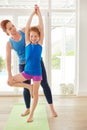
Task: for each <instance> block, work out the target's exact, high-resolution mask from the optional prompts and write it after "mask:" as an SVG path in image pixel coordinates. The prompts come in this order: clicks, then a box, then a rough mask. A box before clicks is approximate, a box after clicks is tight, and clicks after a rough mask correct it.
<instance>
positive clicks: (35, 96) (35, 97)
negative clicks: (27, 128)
mask: <svg viewBox="0 0 87 130" xmlns="http://www.w3.org/2000/svg"><path fill="white" fill-rule="evenodd" d="M39 86H40V81H34V83H33V103H32V107H31V111H30V115H29V118H28V120H27V122H32V121H33V115H34V111H35V108H36V106H37V103H38V90H39Z"/></svg>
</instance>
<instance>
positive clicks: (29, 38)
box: [8, 5, 44, 122]
mask: <svg viewBox="0 0 87 130" xmlns="http://www.w3.org/2000/svg"><path fill="white" fill-rule="evenodd" d="M35 14H36V15H37V16H38V20H39V26H38V27H36V26H35V27H34V26H33V27H31V22H32V19H33V16H34V15H35ZM43 37H44V29H43V20H42V16H41V13H40V10H39V7H38V6H37V5H36V6H35V9H34V11H33V12H32V14H31V16H30V18H29V20H28V22H27V24H26V28H25V40H26V47H25V58H26V64H25V68H24V71H23V72H22V73H19V74H17V75H15V76H13V78H12V79H10V80H9V81H8V84H9V85H10V86H16V87H24V88H28V89H29V90H30V93H31V95H32V96H33V103H32V107H31V111H30V115H29V118H28V120H27V122H32V121H33V114H34V110H35V108H36V106H37V103H38V90H39V86H40V82H41V80H42V69H41V54H42V44H43ZM26 79H27V80H29V79H33V87H32V85H29V84H26V83H23V81H25V80H26ZM32 88H33V89H32Z"/></svg>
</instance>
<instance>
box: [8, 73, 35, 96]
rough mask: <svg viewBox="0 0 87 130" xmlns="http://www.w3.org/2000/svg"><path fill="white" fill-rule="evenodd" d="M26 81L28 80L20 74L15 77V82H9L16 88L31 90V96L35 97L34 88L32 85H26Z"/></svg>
mask: <svg viewBox="0 0 87 130" xmlns="http://www.w3.org/2000/svg"><path fill="white" fill-rule="evenodd" d="M25 80H26V79H25V78H24V77H23V76H22V74H21V73H19V74H17V75H14V76H13V80H11V81H9V85H10V86H14V87H22V88H26V89H28V90H30V94H31V96H33V86H32V85H30V84H26V83H24V81H25Z"/></svg>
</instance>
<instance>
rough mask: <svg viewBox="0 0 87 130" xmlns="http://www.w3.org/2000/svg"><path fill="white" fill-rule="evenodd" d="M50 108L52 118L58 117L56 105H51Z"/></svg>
mask: <svg viewBox="0 0 87 130" xmlns="http://www.w3.org/2000/svg"><path fill="white" fill-rule="evenodd" d="M49 106H50V110H51V112H52V116H53V117H57V116H58V115H57V112H56V111H55V109H54V105H53V104H49Z"/></svg>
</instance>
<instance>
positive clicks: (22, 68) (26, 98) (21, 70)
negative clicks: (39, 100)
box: [19, 64, 31, 116]
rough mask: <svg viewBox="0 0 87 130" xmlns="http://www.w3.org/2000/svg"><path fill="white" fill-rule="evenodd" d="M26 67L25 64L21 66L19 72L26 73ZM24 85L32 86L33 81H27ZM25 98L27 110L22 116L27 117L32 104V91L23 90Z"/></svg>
mask: <svg viewBox="0 0 87 130" xmlns="http://www.w3.org/2000/svg"><path fill="white" fill-rule="evenodd" d="M24 66H25V64H19V72H23V71H24ZM24 83H26V84H31V80H26V81H24ZM23 97H24V102H25V106H26V110H25V111H24V112H23V113H22V114H21V116H26V115H28V114H29V113H30V103H31V96H30V91H29V90H28V89H26V88H24V89H23Z"/></svg>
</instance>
